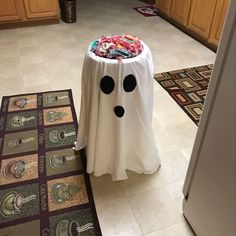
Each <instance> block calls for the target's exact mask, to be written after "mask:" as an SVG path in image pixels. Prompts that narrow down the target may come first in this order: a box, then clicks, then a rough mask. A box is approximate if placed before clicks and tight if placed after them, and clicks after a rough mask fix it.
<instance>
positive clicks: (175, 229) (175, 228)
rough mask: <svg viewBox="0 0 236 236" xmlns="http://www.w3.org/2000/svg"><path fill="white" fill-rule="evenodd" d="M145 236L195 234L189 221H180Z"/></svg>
mask: <svg viewBox="0 0 236 236" xmlns="http://www.w3.org/2000/svg"><path fill="white" fill-rule="evenodd" d="M145 236H194V234H193V233H192V231H191V229H190V228H189V226H188V225H187V223H185V222H183V223H179V224H176V225H172V226H170V227H168V228H165V229H161V230H159V231H156V232H153V233H150V234H146V235H145Z"/></svg>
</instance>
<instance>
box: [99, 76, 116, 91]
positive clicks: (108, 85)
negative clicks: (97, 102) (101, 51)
mask: <svg viewBox="0 0 236 236" xmlns="http://www.w3.org/2000/svg"><path fill="white" fill-rule="evenodd" d="M114 87H115V82H114V80H113V79H112V78H111V77H110V76H108V75H106V76H104V77H103V78H102V79H101V82H100V88H101V90H102V91H103V92H104V93H105V94H110V93H111V92H112V91H113V89H114Z"/></svg>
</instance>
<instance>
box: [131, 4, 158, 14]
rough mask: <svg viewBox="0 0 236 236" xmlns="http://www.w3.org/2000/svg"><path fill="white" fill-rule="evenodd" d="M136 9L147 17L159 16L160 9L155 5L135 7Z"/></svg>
mask: <svg viewBox="0 0 236 236" xmlns="http://www.w3.org/2000/svg"><path fill="white" fill-rule="evenodd" d="M133 9H134V10H135V11H137V12H138V13H140V14H142V15H143V16H145V17H150V16H157V15H158V11H157V9H156V8H155V6H152V5H150V6H141V7H134V8H133Z"/></svg>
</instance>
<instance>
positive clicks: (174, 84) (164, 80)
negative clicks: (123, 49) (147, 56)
mask: <svg viewBox="0 0 236 236" xmlns="http://www.w3.org/2000/svg"><path fill="white" fill-rule="evenodd" d="M212 69H213V65H212V64H211V65H204V66H198V67H192V68H186V69H181V70H174V71H169V72H164V73H159V74H155V79H156V81H157V82H158V83H159V84H160V85H161V86H162V87H163V88H164V89H165V90H166V91H167V92H168V93H169V94H170V96H171V97H172V98H173V99H174V100H175V101H176V102H177V104H178V105H179V106H180V107H181V108H182V109H183V110H184V111H185V113H186V114H187V115H188V116H189V117H190V118H191V119H192V121H193V122H194V123H195V124H196V125H198V124H199V121H200V118H201V114H202V109H203V104H204V101H205V98H206V93H207V88H208V84H209V80H210V77H211V73H212Z"/></svg>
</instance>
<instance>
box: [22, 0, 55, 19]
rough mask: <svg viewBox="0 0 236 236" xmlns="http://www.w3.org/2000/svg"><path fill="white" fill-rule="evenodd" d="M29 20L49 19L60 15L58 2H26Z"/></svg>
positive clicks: (48, 0) (49, 0) (30, 0)
mask: <svg viewBox="0 0 236 236" xmlns="http://www.w3.org/2000/svg"><path fill="white" fill-rule="evenodd" d="M24 3H25V10H26V15H27V18H29V19H34V18H47V17H53V16H57V15H58V3H57V0H24Z"/></svg>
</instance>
